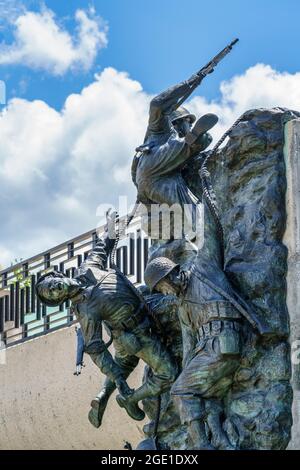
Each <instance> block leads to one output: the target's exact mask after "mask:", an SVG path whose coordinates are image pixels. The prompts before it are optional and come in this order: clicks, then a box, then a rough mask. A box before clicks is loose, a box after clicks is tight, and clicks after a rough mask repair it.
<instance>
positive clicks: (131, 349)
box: [118, 332, 142, 356]
mask: <svg viewBox="0 0 300 470" xmlns="http://www.w3.org/2000/svg"><path fill="white" fill-rule="evenodd" d="M118 342H119V343H120V345H121V346H122V348H123V349H124V351H126V353H127V354H128V355H130V356H134V355H135V354H136V353H138V352H139V351H140V350H141V349H142V345H141V342H140V340H139V339H138V338H137V336H136V335H134V334H133V333H128V332H124V333H122V334H121V336H119V337H118Z"/></svg>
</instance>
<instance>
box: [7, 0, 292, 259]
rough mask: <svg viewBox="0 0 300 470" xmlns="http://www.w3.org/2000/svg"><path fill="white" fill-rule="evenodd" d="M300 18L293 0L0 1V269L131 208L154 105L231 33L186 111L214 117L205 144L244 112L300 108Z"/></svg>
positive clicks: (212, 52) (201, 63) (209, 56)
mask: <svg viewBox="0 0 300 470" xmlns="http://www.w3.org/2000/svg"><path fill="white" fill-rule="evenodd" d="M299 17H300V3H299V1H297V0H285V1H283V0H281V1H280V0H272V1H271V0H263V1H258V0H252V1H248V0H227V1H226V2H224V1H220V0H219V1H217V0H211V1H210V2H207V1H202V0H189V1H188V2H187V1H185V2H184V1H182V0H181V1H179V0H139V1H138V0H94V1H93V2H88V1H83V0H70V1H61V0H60V1H59V0H45V1H44V2H38V1H34V0H24V1H19V0H0V80H3V81H4V82H5V84H6V92H7V103H6V105H5V106H3V105H0V142H1V146H0V188H1V190H0V213H1V220H4V221H5V223H4V224H2V225H1V230H0V264H2V266H8V265H9V264H10V263H11V261H13V260H14V259H15V258H17V259H19V258H23V259H25V258H27V257H29V256H32V255H34V254H35V253H38V252H39V251H42V250H46V249H48V248H50V247H51V246H53V245H56V244H58V243H61V242H63V241H65V240H66V239H68V238H71V237H73V236H76V235H79V234H80V233H82V232H84V231H86V230H89V229H92V228H94V227H95V226H96V225H97V224H98V223H99V210H98V212H97V208H98V207H99V205H101V204H115V205H116V207H118V206H117V204H118V197H119V196H121V195H127V196H128V197H129V202H130V203H131V202H134V200H135V188H134V186H133V184H132V182H131V179H130V164H131V159H132V155H133V153H134V148H135V147H136V146H137V145H139V144H140V143H141V142H142V139H143V136H144V132H145V127H146V124H147V115H148V105H149V101H150V99H151V97H152V96H153V95H154V94H156V93H159V92H160V91H163V90H164V89H165V88H166V87H168V86H169V85H172V84H175V83H177V82H179V81H181V80H184V79H186V78H188V77H189V76H190V75H191V74H192V73H193V72H195V71H196V70H198V69H199V68H200V67H201V66H203V65H204V64H205V63H206V62H208V60H210V59H211V58H212V57H213V56H214V55H215V54H216V53H217V52H218V51H219V50H220V49H222V48H223V47H224V46H225V45H226V44H227V43H228V42H230V41H231V40H232V39H234V38H235V37H239V39H240V42H239V43H238V44H237V46H235V48H234V50H233V51H232V53H231V54H230V55H229V56H227V57H226V58H225V60H224V61H223V62H222V63H221V64H220V65H219V66H218V67H217V68H216V70H215V72H214V73H213V74H212V75H210V76H209V77H207V78H206V79H205V81H204V82H203V83H202V84H201V87H200V88H199V89H198V90H197V92H196V93H195V94H194V95H193V97H192V99H191V100H190V101H189V103H188V107H189V108H190V109H191V111H192V112H194V113H195V114H196V115H201V114H203V113H205V112H215V113H217V114H218V116H219V123H218V125H217V126H216V127H215V128H214V131H213V137H214V139H216V138H218V137H219V136H220V135H222V133H223V132H224V131H225V130H226V129H228V127H230V126H231V124H232V123H233V122H234V120H235V119H236V118H237V117H238V116H239V115H240V114H242V113H243V112H244V111H246V110H247V109H249V108H253V107H272V106H285V107H288V108H292V109H296V110H300V63H299V62H300V61H299V58H298V57H299V52H298V46H299V44H300V28H299V25H298V23H299ZM20 227H22V229H21V230H20Z"/></svg>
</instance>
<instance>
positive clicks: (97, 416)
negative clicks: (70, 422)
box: [88, 380, 116, 428]
mask: <svg viewBox="0 0 300 470" xmlns="http://www.w3.org/2000/svg"><path fill="white" fill-rule="evenodd" d="M115 389H116V385H115V383H114V382H112V381H111V380H106V381H105V384H104V387H103V388H102V390H100V392H99V393H98V395H97V396H96V397H95V398H94V399H93V400H92V402H91V409H90V411H89V414H88V419H89V422H90V423H91V424H92V425H93V426H94V427H95V428H100V426H101V424H102V418H103V415H104V412H105V410H106V407H107V403H108V400H109V398H110V396H111V395H112V393H113V392H114V390H115Z"/></svg>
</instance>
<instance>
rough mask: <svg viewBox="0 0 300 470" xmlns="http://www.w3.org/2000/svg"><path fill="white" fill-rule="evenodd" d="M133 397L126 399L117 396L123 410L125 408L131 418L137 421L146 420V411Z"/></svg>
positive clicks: (129, 396)
mask: <svg viewBox="0 0 300 470" xmlns="http://www.w3.org/2000/svg"><path fill="white" fill-rule="evenodd" d="M133 396H134V393H133V394H132V395H128V396H126V397H124V396H123V395H117V396H116V400H117V403H118V405H119V406H120V407H121V408H125V410H126V412H127V414H128V415H129V416H130V418H132V419H135V420H136V421H142V420H143V419H144V418H145V413H144V411H143V410H142V409H141V408H140V407H139V405H138V402H137V401H136V400H135V399H134V398H133Z"/></svg>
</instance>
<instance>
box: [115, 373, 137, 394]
mask: <svg viewBox="0 0 300 470" xmlns="http://www.w3.org/2000/svg"><path fill="white" fill-rule="evenodd" d="M116 386H117V389H118V391H119V393H120V394H121V395H123V397H127V396H128V395H131V394H132V393H133V390H132V388H130V387H129V386H128V383H127V382H126V380H125V379H123V378H120V379H117V380H116Z"/></svg>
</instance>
